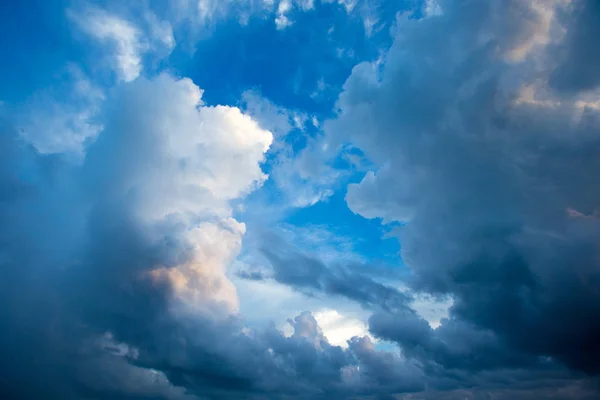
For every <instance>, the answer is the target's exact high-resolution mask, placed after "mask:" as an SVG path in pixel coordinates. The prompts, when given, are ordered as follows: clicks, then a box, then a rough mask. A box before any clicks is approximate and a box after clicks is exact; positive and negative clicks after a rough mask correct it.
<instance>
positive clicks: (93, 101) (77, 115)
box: [16, 65, 104, 158]
mask: <svg viewBox="0 0 600 400" xmlns="http://www.w3.org/2000/svg"><path fill="white" fill-rule="evenodd" d="M65 75H66V76H67V81H68V83H67V84H64V85H58V86H57V87H52V88H47V89H46V90H43V91H40V92H38V93H35V94H34V95H33V96H32V97H31V98H30V99H29V100H28V101H27V102H26V104H25V105H24V106H23V107H22V108H21V109H19V110H17V111H16V115H17V117H16V123H17V125H18V127H19V128H20V131H21V135H22V136H23V138H24V139H25V140H26V141H28V142H29V143H31V144H32V145H33V146H34V147H35V148H36V149H37V150H38V151H39V152H40V153H43V154H52V153H70V154H73V155H75V156H76V157H78V158H82V157H83V155H84V152H85V149H84V144H85V142H86V141H87V140H90V139H93V138H94V137H96V135H97V134H98V132H99V131H100V130H101V129H102V126H101V124H100V123H99V121H96V120H95V117H96V114H97V112H98V110H99V108H100V106H101V103H102V101H103V100H104V93H103V91H102V90H100V89H99V88H98V87H96V86H95V85H94V84H93V83H92V82H91V81H90V80H89V79H88V77H87V76H85V74H84V73H83V72H82V71H81V70H80V69H79V68H78V67H76V66H74V65H69V66H68V67H67V68H66V69H65Z"/></svg>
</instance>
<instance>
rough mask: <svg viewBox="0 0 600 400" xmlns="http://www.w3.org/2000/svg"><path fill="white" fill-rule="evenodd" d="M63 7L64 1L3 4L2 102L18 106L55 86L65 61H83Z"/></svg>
mask: <svg viewBox="0 0 600 400" xmlns="http://www.w3.org/2000/svg"><path fill="white" fill-rule="evenodd" d="M66 5H67V1H66V0H56V1H46V0H31V1H27V2H26V1H4V2H3V3H2V12H1V13H0V37H1V38H2V40H0V52H1V53H2V54H3V55H5V57H6V58H4V57H3V59H2V62H0V100H1V101H3V102H6V103H12V104H15V103H20V102H23V101H25V100H26V99H27V98H28V97H29V96H30V95H31V94H32V93H34V92H35V91H37V90H40V89H42V88H45V87H47V86H50V85H55V84H56V83H57V78H58V79H60V76H57V74H58V73H59V72H60V71H61V69H63V68H64V67H65V60H72V61H75V60H79V59H81V58H82V57H83V53H84V50H83V49H82V48H81V47H80V46H77V45H75V44H74V43H73V38H72V28H71V27H70V26H69V23H68V21H67V20H66V18H65V12H64V10H65V7H66ZM9 55H10V56H9ZM9 57H10V58H9Z"/></svg>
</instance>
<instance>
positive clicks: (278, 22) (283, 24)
mask: <svg viewBox="0 0 600 400" xmlns="http://www.w3.org/2000/svg"><path fill="white" fill-rule="evenodd" d="M291 10H292V3H291V0H281V1H280V2H279V6H278V7H277V17H276V18H275V26H276V27H277V29H285V28H287V27H288V26H290V25H292V21H290V19H289V18H288V17H287V15H286V14H287V13H289V12H290V11H291Z"/></svg>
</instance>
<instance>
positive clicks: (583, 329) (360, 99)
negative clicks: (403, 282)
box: [325, 0, 600, 398]
mask: <svg viewBox="0 0 600 400" xmlns="http://www.w3.org/2000/svg"><path fill="white" fill-rule="evenodd" d="M436 4H437V6H436V7H438V12H435V13H431V14H430V15H428V16H427V17H426V18H423V19H410V18H407V17H406V16H401V17H400V18H399V20H398V32H397V34H396V39H395V43H394V45H393V46H392V48H391V49H390V51H389V52H388V53H387V55H386V57H385V60H384V62H383V64H381V65H379V64H368V63H365V64H360V65H358V66H357V67H356V68H355V69H354V71H353V73H352V75H351V77H350V78H349V79H348V80H347V82H346V84H345V87H344V92H343V93H342V94H341V95H340V98H339V101H338V107H339V110H340V111H339V117H338V118H337V119H335V120H332V121H329V122H328V123H327V124H326V127H325V129H326V131H327V134H328V140H329V141H330V143H336V144H342V143H347V142H350V143H352V144H354V145H356V146H358V147H359V148H360V149H361V150H363V151H364V152H365V154H366V156H367V157H369V158H370V159H371V160H372V161H374V162H375V163H376V164H377V165H378V166H379V169H378V170H376V171H372V172H369V173H368V174H366V176H365V177H364V179H363V180H362V182H360V183H358V184H353V185H350V187H349V188H348V193H347V202H348V205H349V207H350V208H351V209H352V210H353V211H355V212H356V213H359V214H361V215H363V216H365V217H367V218H381V219H382V220H383V222H384V223H389V222H400V223H402V224H403V226H402V227H401V228H399V229H398V232H399V233H398V237H399V240H400V242H401V244H402V255H403V258H404V260H405V262H406V263H407V264H408V265H409V266H410V267H411V270H412V272H413V277H412V287H413V288H414V289H415V290H417V291H421V292H423V293H430V294H433V295H444V296H447V295H449V296H451V297H452V298H453V299H454V304H453V306H452V307H451V308H450V315H449V318H448V319H446V320H443V321H442V323H441V326H440V327H439V328H438V329H435V330H430V329H429V328H428V327H426V326H424V325H422V324H415V323H414V322H415V321H414V318H413V317H412V316H408V318H407V315H406V314H404V312H397V311H394V310H392V312H377V313H375V314H374V315H373V317H372V318H371V320H370V329H371V332H372V333H373V334H375V335H376V336H378V337H381V338H385V339H387V340H392V341H395V342H397V343H398V344H399V345H400V347H401V348H402V349H403V350H404V352H405V353H406V354H407V355H409V356H410V357H414V358H415V359H417V360H420V361H421V362H422V363H424V364H426V365H427V364H429V363H431V365H432V368H433V366H436V367H435V368H437V367H439V366H442V367H445V368H450V369H455V368H458V369H459V370H460V369H463V370H477V371H482V370H491V371H496V373H497V374H498V376H502V374H504V373H507V372H506V369H511V368H515V369H518V368H522V367H526V368H528V369H530V371H531V375H532V379H534V380H535V379H538V377H539V375H537V374H538V373H534V372H533V371H545V372H544V373H548V374H550V375H552V374H554V373H556V371H557V370H561V368H565V367H566V368H570V369H571V370H572V371H573V372H572V374H573V376H579V373H581V372H583V373H587V374H596V373H598V371H600V364H598V362H597V361H596V360H597V358H598V355H599V353H598V351H599V348H598V346H597V345H596V344H595V339H594V338H595V337H596V336H597V335H598V334H599V333H600V326H599V325H598V324H597V322H596V320H595V319H594V318H593V317H592V316H593V315H595V314H597V313H598V311H599V307H600V298H599V297H598V293H597V290H595V289H594V288H593V286H594V283H593V282H596V281H597V279H598V273H597V271H598V268H597V267H598V265H597V243H598V239H599V237H598V232H599V230H598V226H597V225H596V223H595V222H593V221H595V219H593V218H591V219H590V218H577V217H573V212H570V213H569V212H568V210H569V209H571V208H572V209H574V210H577V211H578V212H579V213H581V214H585V215H591V214H592V213H593V212H594V210H595V208H596V207H598V202H599V201H600V197H599V192H598V190H597V189H596V187H597V184H596V176H597V170H598V163H597V162H596V161H595V156H594V154H596V152H597V150H598V146H599V143H600V142H599V138H598V135H597V131H598V127H599V126H598V121H599V117H600V114H598V108H597V107H596V106H595V104H596V102H597V98H598V92H597V91H596V83H597V82H596V77H597V76H598V74H595V73H593V72H592V69H588V67H590V65H593V63H594V60H593V58H592V59H591V60H589V61H588V60H586V61H583V58H582V57H578V55H581V54H583V53H579V52H580V51H585V50H582V49H583V48H584V47H585V48H586V49H589V48H591V47H593V46H597V43H596V42H597V41H596V40H594V39H592V37H593V35H591V34H590V33H591V32H592V31H593V30H594V29H595V26H596V25H597V24H595V23H594V21H595V19H596V18H597V15H598V13H597V12H594V10H595V8H596V6H595V2H592V1H583V2H572V3H571V2H565V1H559V0H557V1H527V2H522V1H509V2H506V1H485V2H480V1H449V0H448V1H438V2H436ZM584 36H585V38H586V39H583V37H584ZM586 54H587V53H586ZM590 68H591V67H590ZM465 338H470V339H465ZM503 371H504V372H503ZM540 373H541V372H540ZM507 374H508V373H507ZM550 375H549V376H550ZM521 379H523V380H525V379H527V378H525V377H521ZM480 384H481V382H480ZM582 396H583V395H582ZM567 397H568V396H567ZM523 398H526V395H525V394H523ZM582 398H583V397H582Z"/></svg>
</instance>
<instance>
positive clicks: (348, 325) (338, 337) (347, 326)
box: [313, 309, 374, 347]
mask: <svg viewBox="0 0 600 400" xmlns="http://www.w3.org/2000/svg"><path fill="white" fill-rule="evenodd" d="M313 315H314V317H315V319H316V320H317V322H318V324H319V326H320V327H321V329H322V330H323V335H325V337H326V338H327V341H328V342H329V343H331V344H333V345H336V346H341V347H348V343H347V341H348V340H350V339H352V338H353V337H355V336H358V337H364V336H370V335H369V329H368V326H367V324H366V323H365V322H364V321H363V320H361V319H360V318H356V317H354V316H351V315H343V314H340V313H339V312H338V311H337V310H332V309H323V310H319V311H317V312H315V313H314V314H313ZM371 339H373V338H371ZM373 340H374V339H373Z"/></svg>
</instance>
